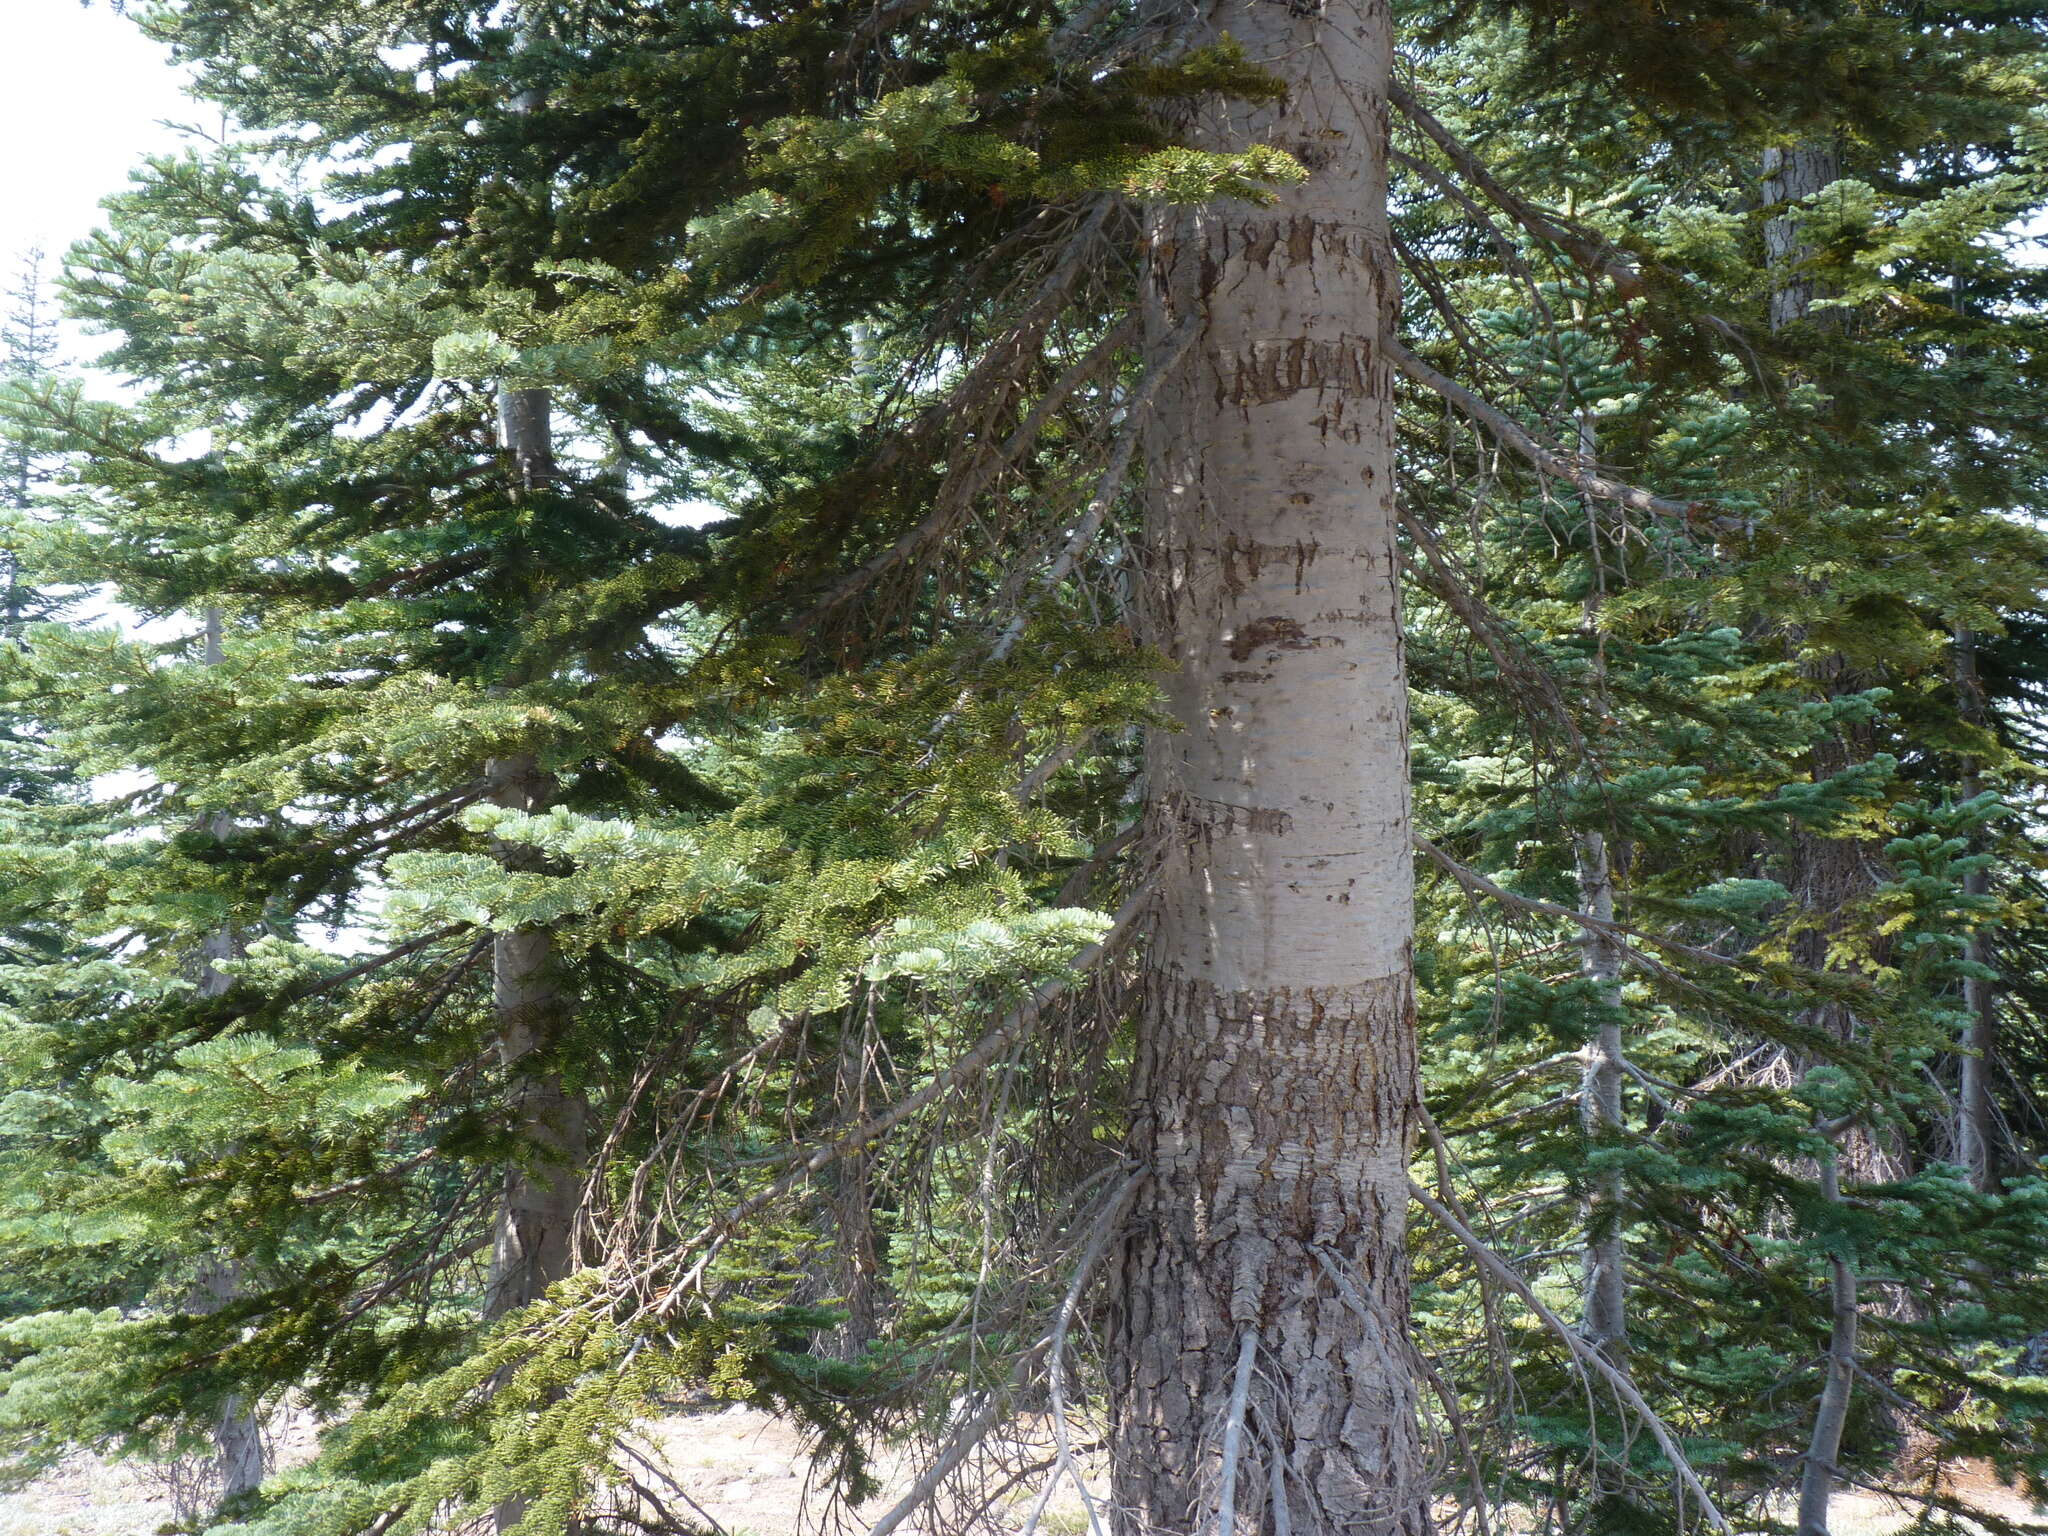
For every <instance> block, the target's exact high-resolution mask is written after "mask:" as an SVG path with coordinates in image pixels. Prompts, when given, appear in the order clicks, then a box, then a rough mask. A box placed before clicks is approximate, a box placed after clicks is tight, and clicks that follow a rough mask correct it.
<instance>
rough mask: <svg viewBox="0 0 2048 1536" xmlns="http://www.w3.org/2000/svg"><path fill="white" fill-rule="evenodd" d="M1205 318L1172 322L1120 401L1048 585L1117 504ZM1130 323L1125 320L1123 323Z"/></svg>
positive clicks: (1074, 561)
mask: <svg viewBox="0 0 2048 1536" xmlns="http://www.w3.org/2000/svg"><path fill="white" fill-rule="evenodd" d="M1203 319H1204V316H1203V314H1202V312H1201V311H1200V310H1196V311H1195V312H1194V313H1193V314H1191V315H1189V316H1188V317H1187V318H1186V319H1185V320H1183V321H1181V323H1180V324H1179V325H1178V326H1176V327H1175V328H1174V331H1173V334H1172V335H1170V336H1168V337H1167V338H1166V341H1165V343H1164V344H1163V345H1162V346H1161V347H1160V349H1159V352H1158V355H1157V356H1155V357H1154V358H1153V360H1152V365H1151V366H1150V367H1149V368H1147V369H1146V370H1145V376H1144V377H1143V378H1142V379H1140V380H1139V381H1138V386H1137V388H1136V389H1134V390H1132V391H1131V396H1130V399H1129V400H1127V401H1125V402H1124V420H1123V425H1122V429H1121V430H1120V431H1119V432H1118V433H1117V439H1116V446H1115V447H1114V448H1113V449H1111V450H1110V455H1109V463H1108V464H1106V465H1105V466H1104V467H1103V471H1102V474H1101V477H1100V478H1099V479H1098V480H1097V481H1096V483H1095V494H1094V495H1093V496H1091V497H1090V498H1089V499H1088V505H1087V507H1086V509H1085V510H1083V512H1082V513H1081V516H1080V519H1079V521H1077V522H1076V523H1075V524H1074V531H1073V533H1072V534H1071V535H1069V537H1068V539H1067V542H1066V546H1065V547H1064V548H1063V549H1061V550H1060V553H1059V557H1058V558H1057V559H1056V560H1054V561H1053V563H1052V565H1051V567H1050V568H1049V569H1048V570H1047V571H1046V572H1045V574H1044V576H1043V577H1041V578H1040V585H1041V586H1043V587H1044V588H1046V589H1047V590H1050V589H1051V588H1053V587H1056V586H1058V585H1059V584H1060V583H1061V582H1062V581H1065V580H1066V579H1067V577H1068V575H1069V574H1071V573H1072V571H1073V569H1074V567H1075V566H1076V565H1078V564H1079V563H1080V560H1081V556H1082V554H1083V553H1084V552H1085V551H1086V550H1087V548H1088V546H1089V545H1090V544H1091V543H1093V542H1094V540H1095V535H1096V534H1097V533H1099V532H1100V531H1101V529H1102V520H1103V519H1104V518H1105V517H1107V516H1108V515H1109V509H1110V507H1111V506H1113V505H1114V504H1115V502H1116V498H1117V494H1118V492H1120V491H1121V490H1122V489H1123V484H1124V476H1125V475H1126V474H1127V473H1128V472H1129V470H1130V467H1131V455H1132V454H1133V453H1135V452H1136V451H1137V447H1138V436H1139V433H1140V431H1141V430H1142V428H1143V426H1144V415H1145V412H1146V411H1147V410H1149V409H1150V408H1151V405H1152V397H1153V395H1155V394H1157V393H1158V391H1159V386H1160V385H1161V384H1162V383H1164V382H1165V380H1166V377H1167V375H1168V374H1170V373H1171V372H1172V371H1173V369H1174V366H1175V365H1176V364H1178V363H1179V362H1180V360H1181V358H1182V357H1183V356H1184V355H1185V354H1186V352H1187V349H1188V348H1189V347H1190V346H1192V345H1193V344H1194V340H1195V337H1196V336H1197V335H1198V334H1200V332H1201V329H1202V322H1203ZM1129 323H1130V322H1129V321H1126V322H1125V325H1126V326H1127V325H1129ZM1123 328H1124V327H1121V326H1120V327H1119V328H1118V329H1119V330H1121V329H1123ZM1112 334H1115V333H1114V332H1112ZM1024 625H1025V615H1024V614H1023V613H1019V614H1017V615H1016V616H1015V617H1014V618H1012V619H1011V620H1010V623H1009V626H1008V627H1007V628H1006V629H1004V631H1003V634H1002V638H1001V639H999V640H998V641H997V642H996V645H995V649H994V651H992V652H991V653H990V656H989V659H990V660H991V661H995V662H1000V661H1002V660H1003V659H1004V658H1005V657H1007V656H1008V655H1009V654H1010V650H1011V648H1012V647H1013V646H1015V645H1016V643H1017V641H1018V639H1019V638H1020V637H1021V636H1022V635H1023V633H1024Z"/></svg>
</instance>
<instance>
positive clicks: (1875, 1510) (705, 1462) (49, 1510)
mask: <svg viewBox="0 0 2048 1536" xmlns="http://www.w3.org/2000/svg"><path fill="white" fill-rule="evenodd" d="M648 1441H649V1443H648V1446H647V1449H648V1450H649V1451H650V1452H652V1453H653V1459H655V1460H657V1461H658V1462H659V1463H661V1464H663V1465H664V1466H665V1467H666V1468H667V1470H668V1472H669V1473H670V1475H671V1476H673V1477H674V1478H675V1480H676V1481H677V1483H679V1484H680V1485H681V1486H682V1487H683V1489H684V1490H685V1491H686V1493H687V1495H688V1497H689V1500H690V1501H691V1502H692V1503H694V1504H695V1505H696V1506H697V1507H696V1509H695V1510H687V1509H679V1510H678V1511H677V1513H678V1514H682V1515H684V1516H686V1517H687V1518H691V1519H693V1520H695V1521H696V1522H697V1523H699V1524H700V1525H702V1526H703V1527H704V1528H705V1529H706V1530H714V1529H716V1530H722V1531H723V1532H725V1533H726V1536H817V1533H818V1532H819V1531H820V1529H821V1527H820V1523H819V1521H818V1519H817V1510H816V1506H815V1504H813V1506H812V1507H811V1509H810V1511H809V1514H808V1517H807V1515H806V1508H805V1500H804V1488H805V1469H806V1459H805V1453H804V1448H803V1446H802V1444H801V1443H800V1441H799V1440H798V1439H797V1437H796V1436H795V1435H794V1434H792V1433H791V1432H790V1430H789V1429H788V1428H787V1427H786V1426H784V1425H783V1424H781V1423H779V1422H777V1421H776V1420H773V1419H771V1418H769V1417H768V1415H766V1414H764V1413H762V1412H760V1411H758V1410H756V1409H752V1408H748V1407H744V1406H735V1407H731V1408H724V1409H714V1410H710V1411H706V1412H701V1413H691V1414H683V1415H678V1416H677V1417H675V1418H673V1419H669V1420H665V1421H664V1422H662V1423H661V1424H658V1425H656V1426H654V1427H653V1428H652V1430H651V1432H650V1434H649V1436H648ZM278 1449H279V1453H280V1455H281V1456H282V1457H283V1458H284V1459H285V1460H287V1461H290V1460H298V1459H303V1458H304V1457H305V1456H306V1455H308V1454H310V1450H311V1434H310V1428H309V1426H306V1425H304V1424H303V1423H300V1424H293V1425H289V1426H284V1427H283V1428H282V1429H281V1433H280V1444H279V1447H278ZM1091 1470H1092V1469H1091ZM877 1471H878V1472H879V1473H880V1474H881V1477H882V1480H883V1483H884V1485H885V1489H886V1490H887V1491H885V1492H884V1494H883V1495H882V1496H881V1497H880V1498H879V1499H877V1500H876V1501H875V1502H874V1503H873V1504H871V1505H868V1506H866V1507H865V1508H864V1510H863V1511H862V1513H865V1514H867V1515H868V1516H869V1517H870V1518H872V1517H873V1516H875V1515H878V1514H880V1513H881V1512H882V1511H883V1510H884V1509H886V1508H888V1507H889V1505H890V1504H891V1503H893V1502H894V1500H895V1498H896V1497H898V1496H900V1494H901V1492H902V1489H903V1488H904V1487H905V1486H907V1481H908V1479H907V1476H906V1474H905V1472H904V1468H903V1465H902V1461H901V1458H897V1459H894V1460H890V1461H885V1462H884V1464H883V1465H881V1466H880V1467H878V1468H877ZM1951 1487H1952V1489H1953V1491H1955V1492H1956V1493H1958V1494H1960V1495H1962V1496H1963V1497H1964V1498H1965V1499H1966V1500H1967V1501H1968V1502H1969V1503H1970V1504H1972V1505H1973V1506H1975V1507H1976V1508H1979V1509H1982V1510H1984V1511H1986V1512H1987V1513H1995V1514H2000V1515H2004V1516H2005V1517H2007V1518H2008V1519H2019V1520H2037V1521H2038V1520H2041V1519H2042V1518H2043V1517H2042V1515H2040V1514H2037V1513H2036V1511H2035V1510H2034V1508H2033V1506H2031V1505H2030V1504H2028V1503H2027V1502H2026V1500H2024V1499H2023V1498H2021V1497H2020V1496H2019V1495H2018V1494H2017V1493H2015V1492H2014V1491H2013V1490H2011V1489H2010V1488H2006V1487H2003V1486H2001V1485H2000V1484H1999V1483H1998V1482H1997V1481H1996V1480H1995V1479H1994V1478H1992V1477H1991V1476H1990V1475H1989V1473H1988V1471H1987V1470H1986V1469H1983V1468H1977V1467H1966V1468H1964V1469H1963V1470H1962V1472H1961V1475H1960V1476H1958V1477H1957V1478H1955V1479H1954V1480H1953V1482H1952V1484H1951ZM1037 1488H1038V1485H1037V1483H1036V1482H1035V1481H1027V1482H1025V1483H1020V1484H1019V1485H1018V1487H1017V1488H1015V1489H1014V1490H1012V1491H1011V1493H1010V1494H1009V1495H1008V1496H1007V1497H1006V1498H1005V1499H1004V1500H1003V1501H1002V1503H1001V1504H1000V1505H999V1506H998V1507H999V1508H1000V1509H1001V1510H1002V1511H1004V1513H1005V1515H1006V1517H1007V1518H1006V1520H1005V1523H1006V1524H1009V1525H1010V1526H1011V1528H1012V1529H1014V1530H1021V1529H1022V1528H1023V1526H1024V1524H1025V1521H1026V1519H1027V1517H1028V1515H1029V1513H1030V1510H1031V1507H1032V1505H1033V1504H1034V1503H1035V1502H1036V1494H1037ZM172 1500H173V1490H172V1489H171V1487H170V1485H169V1483H168V1481H167V1480H166V1479H165V1478H164V1477H163V1475H162V1474H161V1473H158V1472H154V1471H152V1470H151V1469H148V1468H141V1467H137V1466H134V1465H132V1464H119V1463H108V1462H104V1461H100V1460H98V1459H96V1458H92V1457H78V1458H74V1459H73V1460H72V1461H70V1462H67V1463H66V1464H65V1465H64V1466H63V1467H62V1468H60V1469H59V1470H58V1471H56V1472H54V1473H52V1474H51V1475H50V1476H48V1477H45V1478H44V1479H42V1480H41V1481H40V1482H38V1483H36V1484H35V1485H34V1486H32V1487H30V1488H27V1489H24V1490H22V1491H21V1492H19V1493H14V1494H0V1536H155V1533H156V1532H157V1531H158V1530H159V1528H161V1527H162V1526H163V1524H164V1523H165V1522H166V1521H168V1520H169V1519H171V1517H172V1510H173V1505H172ZM1913 1512H1914V1511H1913V1508H1912V1506H1910V1505H1909V1504H1907V1503H1904V1502H1901V1501H1898V1500H1892V1499H1885V1498H1881V1497H1878V1496H1876V1495H1873V1494H1866V1493H1860V1492H1857V1493H1843V1494H1838V1495H1837V1496H1836V1499H1835V1505H1834V1510H1833V1512H1832V1519H1831V1522H1830V1523H1831V1525H1832V1527H1833V1530H1834V1533H1835V1536H1893V1533H1896V1532H1899V1531H1901V1530H1903V1529H1904V1528H1905V1527H1906V1526H1908V1525H1909V1524H1910V1523H1911V1521H1912V1516H1913ZM852 1529H853V1530H854V1531H855V1532H858V1530H859V1529H860V1527H859V1525H858V1524H855V1525H853V1527H852ZM1039 1530H1040V1532H1042V1533H1043V1536H1083V1533H1086V1532H1087V1530H1088V1521H1087V1516H1086V1513H1085V1512H1084V1510H1083V1509H1082V1507H1081V1504H1080V1501H1079V1499H1078V1498H1077V1497H1076V1495H1075V1494H1074V1493H1073V1491H1072V1489H1071V1487H1066V1488H1063V1489H1061V1490H1060V1491H1059V1492H1058V1493H1057V1494H1056V1495H1055V1496H1054V1497H1053V1498H1052V1499H1051V1500H1050V1502H1049V1503H1048V1505H1047V1507H1046V1510H1045V1514H1044V1517H1043V1518H1042V1519H1041V1521H1040V1524H1039Z"/></svg>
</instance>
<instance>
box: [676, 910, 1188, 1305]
mask: <svg viewBox="0 0 2048 1536" xmlns="http://www.w3.org/2000/svg"><path fill="white" fill-rule="evenodd" d="M1153 883H1154V881H1153V878H1151V877H1148V878H1147V879H1146V880H1144V881H1143V882H1141V883H1140V884H1139V886H1138V888H1137V889H1136V890H1135V891H1133V892H1132V893H1131V895H1130V896H1129V897H1128V898H1127V899H1126V900H1125V901H1124V904H1123V905H1122V906H1121V907H1119V908H1118V909H1117V912H1116V915H1115V917H1114V919H1113V920H1112V921H1111V923H1110V926H1109V930H1108V931H1107V932H1106V933H1104V934H1103V936H1102V937H1101V938H1100V939H1098V940H1097V941H1096V942H1095V943H1093V944H1090V945H1089V946H1088V947H1087V948H1086V949H1084V950H1082V951H1081V952H1080V953H1079V954H1078V955H1076V956H1075V957H1074V958H1073V960H1072V961H1070V962H1069V963H1068V969H1069V970H1072V971H1074V972H1076V973H1079V972H1085V971H1087V970H1089V969H1090V968H1092V967H1093V966H1094V965H1096V964H1097V963H1098V962H1100V961H1101V960H1102V959H1103V958H1104V957H1105V956H1106V955H1108V954H1110V953H1112V952H1113V951H1114V950H1115V949H1116V948H1117V947H1118V946H1119V945H1120V944H1121V943H1122V941H1123V940H1124V939H1125V938H1126V937H1127V936H1128V935H1129V933H1130V931H1131V927H1132V925H1133V924H1134V923H1135V922H1136V920H1137V918H1138V916H1139V914H1140V913H1141V912H1142V911H1143V910H1144V908H1145V907H1146V905H1147V904H1148V903H1149V902H1150V900H1151V897H1152V887H1153ZM1068 987H1069V983H1068V982H1067V981H1065V980H1055V981H1049V982H1047V983H1046V984H1045V985H1044V986H1042V987H1040V988H1038V990H1037V991H1035V992H1033V993H1032V994H1031V996H1030V997H1028V998H1026V999H1025V1000H1024V1002H1023V1003H1022V1004H1020V1005H1019V1006H1018V1007H1017V1008H1016V1009H1014V1010H1013V1011H1012V1012H1011V1013H1009V1014H1008V1015H1007V1016H1006V1017H1005V1018H1004V1019H1003V1020H1002V1022H1001V1023H999V1024H997V1025H996V1026H995V1027H994V1028H993V1029H991V1030H989V1031H988V1032H987V1033H986V1034H984V1035H983V1036H982V1037H981V1038H980V1039H979V1040H976V1041H975V1042H974V1044H973V1045H971V1046H970V1047H968V1049H967V1050H966V1051H964V1052H963V1053H962V1054H961V1055H959V1056H956V1057H955V1058H954V1059H953V1061H952V1062H951V1063H950V1064H949V1065H948V1066H947V1067H945V1068H944V1069H943V1070H942V1071H940V1072H939V1073H938V1074H936V1075H935V1076H934V1077H933V1078H932V1080H931V1081H930V1082H929V1083H927V1084H925V1085H924V1087H922V1088H919V1089H917V1090H916V1091H915V1092H913V1093H908V1094H905V1095H904V1096H903V1097H902V1098H900V1099H898V1100H896V1102H895V1103H893V1104H891V1105H889V1106H888V1107H887V1108H886V1109H884V1110H882V1111H881V1112H880V1113H879V1114H876V1115H873V1116H871V1117H870V1118H868V1119H867V1120H864V1121H862V1122H861V1123H860V1124H859V1125H856V1126H854V1127H853V1128H852V1129H850V1130H848V1131H846V1132H844V1133H843V1134H841V1135H840V1136H838V1137H836V1138H834V1139H833V1140H831V1141H828V1142H826V1143H825V1144H824V1145H822V1146H819V1147H814V1148H811V1149H809V1150H805V1149H804V1148H801V1147H799V1148H795V1149H792V1150H790V1151H788V1152H785V1153H782V1154H781V1155H780V1156H778V1157H777V1158H775V1160H774V1163H773V1165H772V1166H780V1167H785V1168H789V1172H787V1173H785V1174H783V1175H782V1177H780V1178H778V1179H776V1180H775V1181H774V1182H773V1183H771V1184H770V1185H768V1187H767V1188H765V1189H762V1190H757V1191H756V1192H755V1193H754V1194H751V1195H749V1196H747V1197H746V1198H745V1199H743V1200H741V1201H739V1202H738V1203H737V1204H736V1205H734V1206H733V1207H732V1208H731V1209H730V1210H728V1211H725V1212H723V1213H722V1214H720V1215H719V1216H717V1217H715V1218H713V1219H712V1220H711V1221H709V1222H707V1223H706V1224H705V1225H704V1226H703V1227H702V1228H701V1229H699V1231H698V1232H697V1234H696V1235H695V1236H694V1237H692V1238H691V1239H690V1241H689V1242H688V1243H687V1244H685V1245H684V1249H683V1251H684V1252H689V1251H692V1250H696V1249H702V1250H703V1252H702V1253H701V1254H700V1256H699V1257H698V1259H697V1262H696V1263H695V1264H693V1265H691V1267H690V1270H689V1272H688V1273H687V1274H686V1275H685V1277H684V1279H683V1281H682V1283H681V1284H679V1285H677V1286H676V1287H675V1288H674V1290H673V1291H671V1292H670V1295H671V1296H672V1297H675V1298H678V1300H679V1299H680V1298H681V1297H682V1295H683V1294H684V1292H685V1291H686V1290H688V1289H689V1288H690V1287H691V1286H693V1285H695V1284H696V1283H697V1282H698V1280H700V1279H701V1278H702V1276H703V1273H704V1270H705V1268H706V1267H707V1266H708V1265H709V1264H710V1262H711V1260H712V1258H713V1257H714V1256H715V1255H716V1253H717V1251H718V1249H719V1248H720V1247H722V1246H723V1245H724V1242H725V1241H726V1240H727V1239H728V1238H730V1237H731V1235H732V1233H733V1231H734V1229H735V1228H737V1227H738V1226H739V1224H740V1223H741V1222H743V1221H745V1220H747V1219H748V1218H749V1217H751V1216H754V1215H757V1214H759V1213H760V1212H761V1211H763V1210H766V1209H767V1208H768V1207H769V1206H770V1205H773V1204H774V1203H775V1202H776V1201H777V1200H780V1199H781V1198H782V1197H783V1196H784V1195H786V1194H788V1193H789V1192H790V1191H791V1190H792V1189H794V1188H796V1187H797V1185H799V1184H801V1183H803V1182H804V1181H805V1180H806V1179H808V1178H810V1177H812V1176H813V1175H814V1174H818V1173H821V1172H823V1171H824V1170H825V1169H827V1168H829V1167H831V1166H832V1165H833V1164H834V1163H836V1162H838V1161H840V1160H841V1159H842V1158H847V1157H851V1156H852V1155H853V1154H855V1153H856V1152H859V1151H860V1150H861V1149H862V1148H864V1147H868V1146H871V1145H873V1144H874V1143H875V1142H877V1141H880V1140H881V1139H882V1138H883V1137H884V1136H886V1135H888V1134H889V1133H890V1132H891V1131H893V1130H894V1129H896V1127H897V1126H899V1125H901V1124H902V1123H903V1122H904V1121H905V1120H908V1119H909V1118H910V1117H911V1116H913V1115H915V1114H917V1113H918V1112H919V1111H921V1110H924V1109H926V1108H928V1107H930V1106H931V1105H932V1104H934V1103H936V1102H937V1101H938V1100H940V1099H942V1098H944V1097H945V1096H946V1095H948V1094H950V1093H952V1092H953V1091H954V1090H956V1089H958V1088H961V1087H963V1086H965V1085H966V1084H967V1083H970V1082H972V1081H973V1080H974V1079H975V1078H977V1077H979V1076H980V1075H981V1074H982V1073H983V1072H985V1071H987V1070H988V1068H989V1067H991V1066H993V1065H994V1064H995V1063H996V1062H997V1061H999V1060H1001V1059H1002V1057H1003V1056H1004V1055H1005V1054H1007V1053H1008V1052H1009V1050H1010V1048H1011V1047H1012V1046H1014V1045H1015V1044H1016V1043H1017V1042H1018V1041H1020V1040H1022V1039H1023V1038H1024V1037H1025V1036H1026V1035H1027V1034H1029V1033H1030V1032H1031V1030H1032V1028H1033V1027H1034V1026H1035V1025H1036V1024H1037V1023H1038V1020H1039V1017H1040V1016H1041V1015H1042V1014H1043V1013H1044V1012H1045V1010H1046V1009H1047V1008H1049V1007H1050V1006H1051V1005H1052V1004H1053V1003H1054V1002H1056V1001H1058V1000H1059V999H1060V998H1061V997H1063V996H1064V995H1065V994H1066V992H1067V990H1068ZM792 1164H794V1165H795V1166H794V1167H791V1166H790V1165H792Z"/></svg>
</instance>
